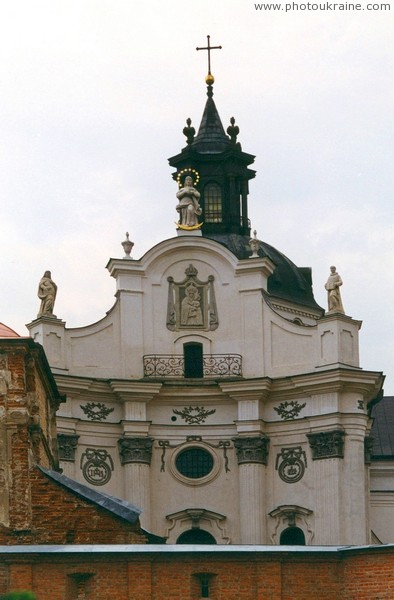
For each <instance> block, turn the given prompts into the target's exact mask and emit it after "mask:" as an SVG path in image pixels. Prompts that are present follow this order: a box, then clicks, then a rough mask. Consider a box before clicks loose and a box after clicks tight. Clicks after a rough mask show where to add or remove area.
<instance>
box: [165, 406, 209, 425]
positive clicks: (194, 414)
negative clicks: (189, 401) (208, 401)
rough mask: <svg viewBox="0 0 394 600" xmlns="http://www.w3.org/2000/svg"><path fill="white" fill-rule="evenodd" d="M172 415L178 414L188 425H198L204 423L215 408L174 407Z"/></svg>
mask: <svg viewBox="0 0 394 600" xmlns="http://www.w3.org/2000/svg"><path fill="white" fill-rule="evenodd" d="M172 412H173V413H174V415H179V416H180V417H181V418H182V419H184V421H185V422H186V423H187V424H188V425H199V424H200V423H205V421H206V418H207V417H209V416H210V415H213V414H214V413H215V412H216V408H213V409H212V410H205V408H204V407H203V406H185V408H183V409H182V410H177V409H176V408H174V409H173V410H172Z"/></svg>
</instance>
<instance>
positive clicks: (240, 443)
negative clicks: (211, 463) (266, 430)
mask: <svg viewBox="0 0 394 600" xmlns="http://www.w3.org/2000/svg"><path fill="white" fill-rule="evenodd" d="M233 442H234V446H235V449H236V452H237V459H238V464H239V465H243V464H248V463H259V464H262V465H266V464H267V462H268V446H269V439H268V438H267V437H265V436H264V437H263V436H258V437H237V438H233Z"/></svg>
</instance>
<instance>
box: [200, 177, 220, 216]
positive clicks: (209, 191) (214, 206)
mask: <svg viewBox="0 0 394 600" xmlns="http://www.w3.org/2000/svg"><path fill="white" fill-rule="evenodd" d="M222 212H223V207H222V188H221V187H220V185H218V184H217V183H207V185H206V186H205V188H204V221H205V222H206V223H221V222H222Z"/></svg>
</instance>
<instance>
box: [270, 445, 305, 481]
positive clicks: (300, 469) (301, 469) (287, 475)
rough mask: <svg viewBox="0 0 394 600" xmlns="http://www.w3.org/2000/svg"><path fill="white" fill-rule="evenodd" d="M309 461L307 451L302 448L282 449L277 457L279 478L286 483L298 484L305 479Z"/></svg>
mask: <svg viewBox="0 0 394 600" xmlns="http://www.w3.org/2000/svg"><path fill="white" fill-rule="evenodd" d="M306 467H307V460H306V454H305V451H304V450H303V449H302V447H301V446H295V447H294V448H281V452H280V454H278V455H277V457H276V464H275V469H276V470H277V471H278V474H279V477H280V478H281V479H282V481H285V482H286V483H296V482H297V481H300V479H302V478H303V476H304V473H305V469H306Z"/></svg>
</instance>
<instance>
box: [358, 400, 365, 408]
mask: <svg viewBox="0 0 394 600" xmlns="http://www.w3.org/2000/svg"><path fill="white" fill-rule="evenodd" d="M357 408H358V410H365V402H364V400H357Z"/></svg>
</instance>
